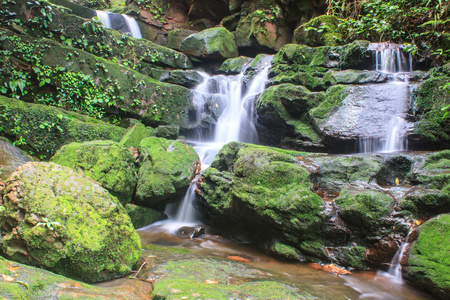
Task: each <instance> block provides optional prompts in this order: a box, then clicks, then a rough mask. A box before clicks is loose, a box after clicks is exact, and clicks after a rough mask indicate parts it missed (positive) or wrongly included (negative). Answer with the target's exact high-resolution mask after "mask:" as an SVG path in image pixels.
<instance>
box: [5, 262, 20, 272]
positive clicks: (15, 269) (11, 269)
mask: <svg viewBox="0 0 450 300" xmlns="http://www.w3.org/2000/svg"><path fill="white" fill-rule="evenodd" d="M6 269H8V270H9V271H11V272H13V273H17V270H18V269H20V267H19V266H11V265H10V264H9V263H8V262H6Z"/></svg>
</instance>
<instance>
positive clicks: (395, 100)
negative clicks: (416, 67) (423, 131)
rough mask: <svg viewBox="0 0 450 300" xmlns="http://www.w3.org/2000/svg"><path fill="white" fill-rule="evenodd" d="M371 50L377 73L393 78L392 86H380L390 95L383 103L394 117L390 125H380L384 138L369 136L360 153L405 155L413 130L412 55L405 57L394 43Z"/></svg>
mask: <svg viewBox="0 0 450 300" xmlns="http://www.w3.org/2000/svg"><path fill="white" fill-rule="evenodd" d="M368 49H369V50H371V51H373V52H374V56H375V70H376V71H379V72H384V73H388V74H389V75H390V78H391V79H390V80H389V82H388V83H384V84H379V85H381V86H382V89H383V87H384V86H386V90H387V91H389V93H385V94H384V95H383V97H382V99H383V101H384V102H386V104H385V105H386V111H387V112H388V113H389V114H391V117H390V121H388V122H387V123H385V124H378V125H377V126H378V127H379V128H380V130H378V132H379V133H380V134H378V135H370V134H366V135H362V136H361V137H360V138H359V142H358V149H359V152H361V153H374V152H395V151H404V150H406V149H407V139H406V133H407V131H408V129H409V127H410V125H409V124H408V122H407V121H406V120H405V115H406V111H407V105H408V102H409V97H410V87H409V83H408V75H407V73H409V72H412V57H411V54H409V55H408V57H407V56H405V54H404V52H403V50H402V47H401V46H400V45H397V44H392V43H377V44H370V45H369V48H368ZM388 85H390V86H388ZM369 88H370V87H369ZM374 89H377V88H374ZM378 90H379V89H378ZM375 100H376V101H378V99H375Z"/></svg>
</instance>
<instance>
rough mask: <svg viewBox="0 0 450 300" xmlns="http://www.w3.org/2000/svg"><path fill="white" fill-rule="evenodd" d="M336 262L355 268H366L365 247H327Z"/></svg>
mask: <svg viewBox="0 0 450 300" xmlns="http://www.w3.org/2000/svg"><path fill="white" fill-rule="evenodd" d="M327 250H328V252H329V253H330V256H331V258H332V260H333V262H335V263H336V264H338V265H339V266H343V267H352V268H355V269H357V270H363V269H367V264H366V248H365V247H361V246H343V247H327Z"/></svg>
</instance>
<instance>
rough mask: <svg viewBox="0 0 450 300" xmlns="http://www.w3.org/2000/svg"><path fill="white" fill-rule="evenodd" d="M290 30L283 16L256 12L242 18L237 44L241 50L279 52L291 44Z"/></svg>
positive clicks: (260, 11)
mask: <svg viewBox="0 0 450 300" xmlns="http://www.w3.org/2000/svg"><path fill="white" fill-rule="evenodd" d="M291 39H292V35H291V30H290V28H289V27H288V26H287V25H286V24H285V23H284V20H283V19H282V18H281V16H277V15H276V14H274V13H273V12H272V11H269V10H256V11H254V12H252V13H250V14H248V15H247V16H245V17H242V18H241V19H240V21H239V23H238V25H237V28H236V44H237V46H238V47H239V48H244V49H245V48H253V52H256V51H255V49H265V50H271V51H278V50H280V48H281V47H282V46H284V45H286V44H288V43H290V42H291Z"/></svg>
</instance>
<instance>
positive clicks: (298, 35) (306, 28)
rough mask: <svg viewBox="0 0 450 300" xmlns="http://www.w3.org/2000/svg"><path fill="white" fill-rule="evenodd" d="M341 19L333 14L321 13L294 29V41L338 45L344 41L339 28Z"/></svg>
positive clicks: (305, 43)
mask: <svg viewBox="0 0 450 300" xmlns="http://www.w3.org/2000/svg"><path fill="white" fill-rule="evenodd" d="M339 23H340V20H339V19H338V18H337V17H336V16H333V15H321V16H318V17H316V18H313V19H311V20H310V21H309V22H307V23H305V24H302V25H301V26H299V27H298V28H297V29H296V30H295V31H294V42H295V43H297V44H304V45H308V46H313V47H316V46H336V45H338V44H340V43H341V42H342V34H341V33H340V32H339V30H338V26H339Z"/></svg>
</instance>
